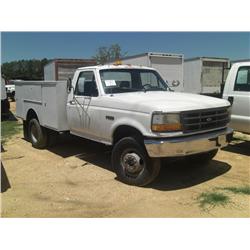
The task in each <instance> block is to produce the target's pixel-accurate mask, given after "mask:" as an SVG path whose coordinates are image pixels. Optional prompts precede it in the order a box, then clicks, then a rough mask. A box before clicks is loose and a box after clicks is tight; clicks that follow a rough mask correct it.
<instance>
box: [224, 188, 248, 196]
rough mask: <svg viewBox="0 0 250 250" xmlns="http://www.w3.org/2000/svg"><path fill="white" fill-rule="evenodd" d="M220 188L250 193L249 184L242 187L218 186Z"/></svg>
mask: <svg viewBox="0 0 250 250" xmlns="http://www.w3.org/2000/svg"><path fill="white" fill-rule="evenodd" d="M220 189H222V190H226V191H231V192H233V193H234V194H248V195H250V186H243V187H224V188H220Z"/></svg>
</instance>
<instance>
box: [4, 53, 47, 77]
mask: <svg viewBox="0 0 250 250" xmlns="http://www.w3.org/2000/svg"><path fill="white" fill-rule="evenodd" d="M48 62H49V60H48V59H46V58H44V59H42V60H35V59H33V60H19V61H13V62H8V63H3V64H2V66H1V70H2V75H3V77H4V78H5V79H6V80H10V79H21V80H43V68H44V65H45V64H47V63H48Z"/></svg>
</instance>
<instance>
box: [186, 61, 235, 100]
mask: <svg viewBox="0 0 250 250" xmlns="http://www.w3.org/2000/svg"><path fill="white" fill-rule="evenodd" d="M229 67H230V60H229V59H228V58H215V57H195V58H190V59H185V60H184V91H185V92H188V93H196V94H208V95H220V94H221V87H222V86H221V85H223V84H224V83H225V81H226V77H227V74H228V70H229Z"/></svg>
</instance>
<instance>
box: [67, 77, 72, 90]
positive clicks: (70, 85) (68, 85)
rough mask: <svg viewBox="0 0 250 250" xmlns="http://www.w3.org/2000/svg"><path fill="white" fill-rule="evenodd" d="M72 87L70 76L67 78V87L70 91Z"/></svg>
mask: <svg viewBox="0 0 250 250" xmlns="http://www.w3.org/2000/svg"><path fill="white" fill-rule="evenodd" d="M72 88H73V87H72V80H71V78H68V80H67V89H68V91H69V92H70V91H71V89H72Z"/></svg>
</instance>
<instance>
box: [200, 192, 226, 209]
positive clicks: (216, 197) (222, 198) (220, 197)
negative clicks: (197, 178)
mask: <svg viewBox="0 0 250 250" xmlns="http://www.w3.org/2000/svg"><path fill="white" fill-rule="evenodd" d="M198 200H199V203H200V207H202V208H206V207H207V206H212V207H215V206H218V205H222V206H224V205H226V204H227V203H228V202H229V200H230V198H229V197H228V196H227V195H225V194H222V193H218V192H207V193H202V194H201V195H200V196H199V197H198Z"/></svg>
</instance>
